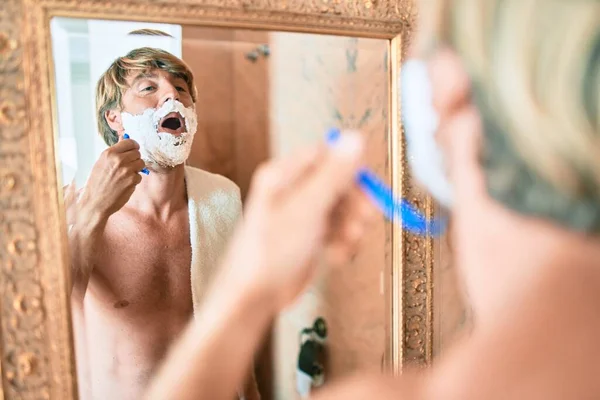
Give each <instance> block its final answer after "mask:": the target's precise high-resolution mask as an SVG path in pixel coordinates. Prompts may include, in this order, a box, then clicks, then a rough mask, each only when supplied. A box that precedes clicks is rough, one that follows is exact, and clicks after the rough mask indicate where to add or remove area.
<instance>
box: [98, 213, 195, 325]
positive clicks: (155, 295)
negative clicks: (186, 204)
mask: <svg viewBox="0 0 600 400" xmlns="http://www.w3.org/2000/svg"><path fill="white" fill-rule="evenodd" d="M182 214H185V215H182V216H181V217H179V218H176V219H175V220H173V221H171V222H170V223H169V224H158V223H151V222H150V223H148V222H140V221H135V220H133V221H132V220H130V219H127V218H118V214H116V215H115V218H112V219H111V220H109V223H108V225H107V227H106V229H105V234H104V237H103V242H104V243H103V245H104V246H103V248H102V250H101V254H99V257H98V258H97V260H98V265H96V266H95V268H94V272H93V275H92V277H91V279H90V286H89V287H88V290H89V291H91V292H92V293H93V294H94V297H96V300H98V301H100V302H101V303H103V304H105V305H106V306H110V307H114V308H124V307H128V308H134V309H138V310H140V311H141V310H143V309H149V310H153V311H159V310H166V309H171V310H173V309H176V310H177V311H181V312H185V311H186V310H187V311H189V312H190V313H191V308H192V293H191V279H190V269H191V268H190V267H191V258H192V251H191V245H190V230H189V222H188V218H187V213H182ZM174 311H175V310H174Z"/></svg>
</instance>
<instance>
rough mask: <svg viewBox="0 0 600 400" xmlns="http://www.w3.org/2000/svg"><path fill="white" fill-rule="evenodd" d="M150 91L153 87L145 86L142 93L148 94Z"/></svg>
mask: <svg viewBox="0 0 600 400" xmlns="http://www.w3.org/2000/svg"><path fill="white" fill-rule="evenodd" d="M151 90H154V86H147V87H145V88H143V89H142V92H149V91H151Z"/></svg>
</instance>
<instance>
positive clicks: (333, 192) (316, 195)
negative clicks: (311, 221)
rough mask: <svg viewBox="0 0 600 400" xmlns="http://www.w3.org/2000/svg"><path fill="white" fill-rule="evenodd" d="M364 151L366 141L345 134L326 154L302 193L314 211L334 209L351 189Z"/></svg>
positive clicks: (352, 134)
mask: <svg viewBox="0 0 600 400" xmlns="http://www.w3.org/2000/svg"><path fill="white" fill-rule="evenodd" d="M363 148H364V142H363V138H362V137H361V136H360V135H359V134H358V133H354V132H353V133H346V134H343V135H342V136H341V137H340V139H339V140H338V141H337V142H335V144H333V145H332V147H331V148H330V149H329V150H328V151H326V152H325V154H324V156H323V157H322V159H321V160H320V162H319V164H318V165H317V167H316V168H315V171H314V173H313V174H312V176H311V177H310V179H308V180H307V181H306V182H305V183H304V184H303V185H301V186H300V188H299V191H300V193H301V195H302V196H305V198H307V199H312V200H313V201H312V203H313V204H314V205H315V206H316V207H320V208H321V209H320V210H319V209H318V208H317V209H315V210H314V211H317V212H319V211H326V210H329V209H331V208H332V207H333V206H334V205H335V204H336V202H338V201H339V200H340V196H342V195H343V194H344V193H345V192H346V191H347V190H348V189H349V188H350V185H351V184H352V182H353V181H354V177H355V176H356V172H357V170H358V168H359V166H360V163H361V159H362V153H363Z"/></svg>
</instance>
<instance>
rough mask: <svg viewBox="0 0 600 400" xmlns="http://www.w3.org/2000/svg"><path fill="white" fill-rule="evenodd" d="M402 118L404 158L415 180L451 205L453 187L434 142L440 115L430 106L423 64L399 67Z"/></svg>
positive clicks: (426, 77) (428, 87)
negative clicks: (405, 151)
mask: <svg viewBox="0 0 600 400" xmlns="http://www.w3.org/2000/svg"><path fill="white" fill-rule="evenodd" d="M401 79H402V83H401V88H402V99H401V100H402V119H403V122H404V131H405V135H406V144H407V156H408V160H409V164H410V167H411V171H412V172H413V174H414V176H415V178H416V179H417V180H418V181H419V182H421V183H422V184H423V185H424V186H425V187H426V188H427V190H428V191H429V192H430V193H431V194H432V195H433V197H435V198H436V199H437V200H438V201H439V202H440V203H441V204H442V205H444V206H446V207H450V206H451V205H452V192H453V190H452V185H451V183H450V181H449V180H448V178H447V176H446V170H445V168H444V160H443V156H442V152H441V151H440V148H439V146H438V144H437V142H436V140H435V134H436V131H437V129H438V124H439V116H438V114H437V112H436V111H435V108H434V107H433V89H432V87H431V81H430V79H429V74H428V70H427V64H426V63H425V62H424V61H419V60H409V61H407V62H406V63H405V64H404V65H403V66H402V78H401Z"/></svg>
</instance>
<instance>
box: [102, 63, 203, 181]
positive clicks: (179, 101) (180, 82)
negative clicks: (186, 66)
mask: <svg viewBox="0 0 600 400" xmlns="http://www.w3.org/2000/svg"><path fill="white" fill-rule="evenodd" d="M127 83H128V86H129V87H128V88H127V90H126V91H125V92H124V93H123V96H122V107H121V108H120V109H118V110H117V109H114V110H109V111H108V112H107V113H106V115H105V118H106V120H107V122H108V124H109V125H110V127H111V128H112V129H113V130H114V131H116V132H117V134H118V136H119V140H122V139H123V138H124V135H125V133H127V134H128V135H129V137H130V138H131V139H133V140H135V141H136V142H138V143H139V145H140V152H141V153H142V159H143V160H144V161H145V162H146V165H147V166H148V167H149V168H150V169H155V170H157V169H169V168H172V167H175V166H177V165H181V164H183V163H184V162H185V161H186V160H187V157H188V156H189V153H190V151H191V146H192V143H193V139H194V135H195V133H196V129H197V115H196V111H195V108H194V103H193V100H192V95H191V91H190V87H188V85H187V84H186V82H185V80H184V79H182V78H179V77H177V76H174V75H172V74H170V73H168V72H165V71H162V70H158V69H157V70H152V71H149V72H148V73H143V74H139V75H132V76H130V77H128V79H127Z"/></svg>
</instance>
